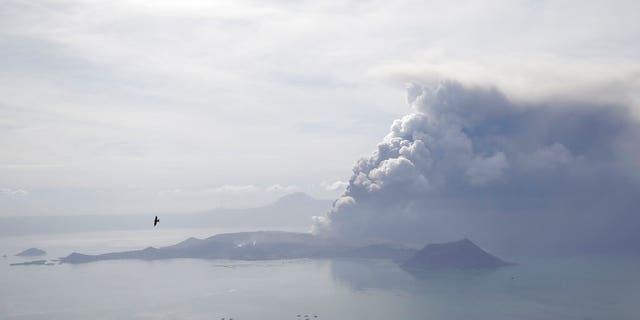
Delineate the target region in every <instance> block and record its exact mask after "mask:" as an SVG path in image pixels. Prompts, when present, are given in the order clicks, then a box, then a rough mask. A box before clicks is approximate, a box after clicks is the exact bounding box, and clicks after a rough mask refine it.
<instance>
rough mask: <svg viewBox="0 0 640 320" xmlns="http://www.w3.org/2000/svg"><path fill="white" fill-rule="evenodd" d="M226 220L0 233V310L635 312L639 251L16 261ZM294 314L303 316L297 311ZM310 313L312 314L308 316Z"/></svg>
mask: <svg viewBox="0 0 640 320" xmlns="http://www.w3.org/2000/svg"><path fill="white" fill-rule="evenodd" d="M220 231H221V230H210V229H208V230H206V229H200V230H168V231H162V232H150V231H127V232H102V233H91V234H71V235H64V236H62V235H40V236H34V237H12V238H6V237H5V238H0V241H1V242H0V255H2V254H7V255H9V257H7V258H4V259H3V260H0V261H1V262H2V263H1V264H0V319H221V318H223V317H224V318H225V319H228V318H230V317H232V318H233V319H237V320H241V319H304V316H305V315H308V316H309V318H310V319H510V320H511V319H639V318H640V306H639V305H638V302H639V301H640V275H639V274H638V270H640V259H638V258H629V257H616V258H613V257H606V258H605V257H594V256H590V257H572V258H564V259H559V258H553V259H527V258H522V259H519V260H518V262H520V265H519V266H515V267H508V268H503V269H500V270H497V271H491V272H461V271H452V272H431V273H423V274H411V273H408V272H406V271H404V270H402V269H400V268H399V267H398V266H397V265H396V264H395V263H393V262H391V261H384V260H348V259H339V260H306V259H302V260H284V261H283V260H279V261H258V262H242V261H240V262H239V261H222V260H191V259H176V260H166V261H151V262H148V261H103V262H97V263H90V264H82V265H66V264H65V265H55V266H19V267H18V266H16V267H10V266H9V263H11V262H21V261H27V260H33V259H22V258H18V257H13V256H10V255H12V254H14V253H16V252H18V251H21V250H23V249H26V248H28V247H32V246H35V247H39V248H42V249H45V250H47V251H48V252H49V254H48V255H47V257H46V258H49V259H51V258H55V257H58V256H62V255H67V254H69V253H70V252H71V251H79V252H84V253H99V252H108V251H118V250H129V249H138V248H143V247H146V246H151V245H153V246H162V245H167V244H172V243H175V242H178V241H180V240H183V239H184V238H187V237H189V236H199V237H205V236H208V235H211V234H214V233H217V232H220ZM297 315H301V317H297ZM314 315H317V316H318V318H314V317H313V316H314Z"/></svg>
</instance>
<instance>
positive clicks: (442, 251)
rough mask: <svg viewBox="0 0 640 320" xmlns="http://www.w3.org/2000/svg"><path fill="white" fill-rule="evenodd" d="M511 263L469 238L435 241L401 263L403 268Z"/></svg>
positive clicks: (485, 267)
mask: <svg viewBox="0 0 640 320" xmlns="http://www.w3.org/2000/svg"><path fill="white" fill-rule="evenodd" d="M509 265H513V263H510V262H506V261H503V260H502V259H500V258H498V257H496V256H494V255H492V254H490V253H488V252H486V251H484V250H482V249H481V248H480V247H478V246H477V245H476V244H475V243H473V242H471V240H469V239H463V240H460V241H455V242H446V243H435V244H430V245H427V246H426V247H424V248H423V249H422V250H420V251H418V252H417V253H416V254H415V255H414V256H413V257H412V258H411V259H409V260H407V261H406V262H404V263H403V264H402V267H403V268H405V269H427V270H428V269H493V268H499V267H505V266H509Z"/></svg>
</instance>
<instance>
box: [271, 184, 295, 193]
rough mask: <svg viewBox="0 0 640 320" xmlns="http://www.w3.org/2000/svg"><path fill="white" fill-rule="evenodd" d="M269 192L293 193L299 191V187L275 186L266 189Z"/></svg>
mask: <svg viewBox="0 0 640 320" xmlns="http://www.w3.org/2000/svg"><path fill="white" fill-rule="evenodd" d="M264 190H265V191H267V192H292V191H295V190H298V186H294V185H290V186H283V185H281V184H278V183H276V184H274V185H271V186H268V187H266V188H265V189H264Z"/></svg>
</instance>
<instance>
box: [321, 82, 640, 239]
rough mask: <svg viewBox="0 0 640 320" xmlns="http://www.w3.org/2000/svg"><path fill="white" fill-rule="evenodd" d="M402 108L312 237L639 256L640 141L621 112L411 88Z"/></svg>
mask: <svg viewBox="0 0 640 320" xmlns="http://www.w3.org/2000/svg"><path fill="white" fill-rule="evenodd" d="M407 103H408V104H409V106H410V107H411V113H409V114H408V115H406V116H404V117H402V118H401V119H398V120H395V121H394V122H393V125H392V126H391V131H390V132H389V134H388V135H387V136H385V137H384V139H383V140H382V142H380V143H379V144H378V146H377V149H376V150H375V152H374V153H373V154H372V155H371V156H370V157H367V158H363V159H360V160H359V161H357V163H356V164H355V166H354V168H353V175H352V176H351V178H350V179H349V184H348V187H347V189H346V191H345V192H344V194H343V195H342V196H341V197H340V198H338V199H337V200H336V201H335V202H334V204H333V207H332V209H331V210H330V212H328V214H327V215H326V216H325V217H316V222H315V224H314V226H313V232H315V233H316V234H318V235H321V236H326V237H335V238H340V239H346V240H355V241H393V242H402V243H411V244H418V245H423V244H424V243H425V242H429V241H444V240H455V239H458V238H461V237H472V238H473V239H476V240H477V241H480V242H481V243H485V244H490V245H493V246H495V247H497V248H501V249H504V250H507V249H514V248H533V247H545V246H546V247H548V246H550V245H553V247H554V248H555V249H560V248H565V249H576V248H585V247H589V248H608V247H617V248H622V249H625V250H627V249H631V250H637V248H638V247H640V244H639V243H640V242H639V241H638V240H639V239H640V237H639V236H637V235H636V234H637V232H635V231H634V230H638V227H640V218H639V215H638V208H640V197H638V194H639V193H638V191H640V188H639V186H640V183H639V182H640V179H639V177H638V172H639V171H638V169H639V167H640V161H639V159H640V157H639V154H638V150H637V148H636V145H637V144H638V142H640V131H639V126H638V122H637V121H636V120H635V118H634V117H633V116H632V115H631V112H630V110H629V108H628V107H625V106H624V105H615V104H598V103H594V104H589V103H584V102H576V103H572V102H570V101H568V100H563V101H542V102H539V103H531V102H527V103H522V102H516V101H512V100H510V99H508V98H507V97H506V96H505V95H504V94H503V93H501V92H500V91H499V90H498V89H496V88H493V89H486V88H477V87H465V86H463V85H462V84H460V83H457V82H454V81H446V82H441V83H440V84H438V85H436V86H423V85H419V84H415V83H413V84H410V85H408V88H407Z"/></svg>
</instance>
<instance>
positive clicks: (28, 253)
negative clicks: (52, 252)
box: [16, 248, 47, 257]
mask: <svg viewBox="0 0 640 320" xmlns="http://www.w3.org/2000/svg"><path fill="white" fill-rule="evenodd" d="M45 254H47V252H46V251H44V250H42V249H38V248H29V249H27V250H24V251H22V252H20V253H17V254H16V256H18V257H37V256H43V255H45Z"/></svg>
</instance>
